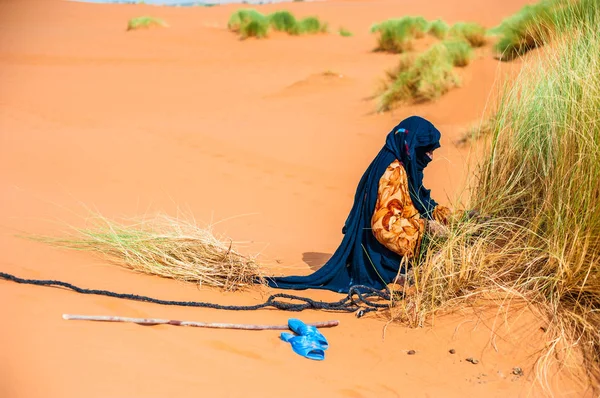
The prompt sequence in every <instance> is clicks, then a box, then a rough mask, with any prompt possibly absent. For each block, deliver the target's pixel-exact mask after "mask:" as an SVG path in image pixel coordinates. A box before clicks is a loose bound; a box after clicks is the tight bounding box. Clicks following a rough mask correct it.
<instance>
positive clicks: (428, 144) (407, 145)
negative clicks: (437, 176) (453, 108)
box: [385, 116, 441, 219]
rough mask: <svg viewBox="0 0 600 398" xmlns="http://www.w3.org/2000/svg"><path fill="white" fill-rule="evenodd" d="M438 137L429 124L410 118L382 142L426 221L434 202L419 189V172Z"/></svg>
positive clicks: (437, 144) (427, 192)
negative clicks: (398, 163)
mask: <svg viewBox="0 0 600 398" xmlns="http://www.w3.org/2000/svg"><path fill="white" fill-rule="evenodd" d="M440 138H441V134H440V132H439V131H438V129H436V128H435V126H434V125H433V124H432V123H431V122H429V121H428V120H425V119H423V118H422V117H419V116H411V117H409V118H407V119H404V120H403V121H402V122H401V123H400V124H399V125H398V126H396V128H395V129H394V130H392V132H391V133H390V134H388V136H387V139H386V143H385V147H386V148H387V149H388V150H389V151H391V152H392V153H393V154H394V155H395V156H396V159H398V160H400V161H401V162H402V164H403V165H404V169H405V170H406V174H407V175H408V192H409V194H410V198H411V200H412V202H413V204H414V205H415V207H416V208H417V210H418V211H419V213H420V214H421V215H422V216H423V217H426V218H429V219H431V217H432V216H431V214H432V212H433V209H435V207H436V206H437V203H436V202H435V201H434V200H433V199H431V191H430V190H429V189H426V188H425V187H424V186H423V169H425V167H427V165H428V164H429V162H431V159H430V158H429V156H427V155H426V153H427V152H429V151H434V150H435V149H437V148H439V147H440Z"/></svg>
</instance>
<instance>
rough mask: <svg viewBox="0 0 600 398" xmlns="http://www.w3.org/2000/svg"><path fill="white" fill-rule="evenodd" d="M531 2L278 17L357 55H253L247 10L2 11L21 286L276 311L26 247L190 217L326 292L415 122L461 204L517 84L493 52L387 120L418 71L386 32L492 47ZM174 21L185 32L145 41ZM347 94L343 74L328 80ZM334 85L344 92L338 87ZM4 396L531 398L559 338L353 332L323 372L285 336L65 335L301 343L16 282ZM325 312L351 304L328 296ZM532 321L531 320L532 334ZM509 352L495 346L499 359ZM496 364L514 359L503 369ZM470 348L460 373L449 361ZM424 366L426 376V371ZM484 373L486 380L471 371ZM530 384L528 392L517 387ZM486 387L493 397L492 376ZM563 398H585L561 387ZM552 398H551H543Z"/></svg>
mask: <svg viewBox="0 0 600 398" xmlns="http://www.w3.org/2000/svg"><path fill="white" fill-rule="evenodd" d="M524 3H527V1H524V0H506V1H494V2H481V1H475V0H467V1H462V2H460V3H456V2H449V1H446V0H431V1H427V2H414V1H382V0H376V1H330V2H322V3H293V4H288V5H273V6H261V7H260V9H261V10H264V11H265V12H270V11H272V10H275V9H281V8H287V9H290V10H292V11H294V12H295V13H296V14H297V15H299V16H306V15H311V14H317V15H319V16H320V17H322V18H323V19H324V20H326V21H328V22H329V23H330V25H331V27H332V29H333V30H337V28H338V27H339V26H344V27H346V28H348V29H350V30H351V31H353V32H354V33H355V36H354V37H352V38H343V37H340V36H338V35H335V34H331V35H325V36H313V37H289V36H286V35H282V34H276V35H273V36H272V37H271V38H270V39H269V40H262V41H257V40H248V41H244V42H242V41H239V40H238V39H237V38H236V37H235V35H233V34H231V33H230V32H228V31H227V30H226V29H225V27H226V23H227V19H228V17H229V15H230V14H231V12H232V11H233V10H234V9H236V6H222V7H211V8H200V7H199V8H157V7H152V6H144V5H135V6H133V5H121V6H120V5H96V4H82V3H71V2H62V1H55V0H45V1H23V0H19V1H17V0H7V1H2V2H0V253H2V254H1V255H0V270H2V271H5V272H11V273H15V274H17V275H19V276H23V277H31V278H49V279H60V280H66V281H70V282H72V283H75V284H78V285H81V286H85V287H93V288H102V289H110V290H115V291H121V292H132V293H138V294H147V295H152V296H156V297H161V298H170V299H186V300H208V301H215V302H220V303H224V304H227V303H231V304H233V303H240V304H248V303H256V302H260V301H262V300H264V299H265V297H266V295H268V294H269V292H268V291H267V290H263V291H250V292H247V293H221V292H218V291H216V290H211V289H202V290H198V289H197V288H196V287H195V286H189V285H183V284H181V283H177V282H173V281H169V280H163V279H158V278H153V277H149V276H141V275H135V274H133V273H130V272H127V271H125V270H122V269H119V268H117V267H115V266H113V265H111V264H109V263H107V262H106V261H102V259H98V258H95V257H93V256H91V255H88V254H85V253H73V252H65V251H61V250H57V249H53V248H48V247H45V246H43V245H41V244H37V243H32V242H29V241H26V240H23V239H19V238H17V237H15V236H14V235H15V234H17V233H20V232H27V233H45V234H50V233H51V234H57V233H60V231H61V230H64V229H65V226H66V224H67V223H70V224H74V225H82V224H83V220H82V216H85V215H86V211H87V210H86V209H85V207H89V208H93V209H97V210H99V211H100V212H102V213H103V214H104V215H106V216H108V217H119V216H126V217H130V216H135V215H143V214H151V213H153V212H154V211H164V212H167V213H169V214H172V215H175V214H177V212H178V210H184V211H186V212H188V213H193V215H194V216H195V217H196V219H197V220H198V222H199V223H202V222H211V221H221V220H225V221H222V222H221V223H219V224H218V225H216V226H215V229H216V231H217V232H220V233H226V234H227V235H229V236H231V237H233V238H234V239H236V240H239V241H244V242H246V243H247V244H246V245H245V246H243V247H242V250H244V251H246V252H248V253H257V252H260V253H261V258H262V260H263V261H264V263H265V264H266V265H267V266H269V267H271V269H272V270H273V272H276V273H290V274H291V273H298V274H300V273H309V272H310V271H311V267H312V268H313V269H314V268H316V267H318V266H319V265H320V264H322V263H323V262H324V261H326V259H327V258H328V256H329V255H330V253H332V251H333V250H334V249H335V248H336V247H337V244H338V242H339V240H340V238H341V233H340V230H341V227H342V224H343V222H344V220H345V217H346V215H347V212H348V210H349V208H350V206H351V204H352V203H351V200H352V197H353V194H354V189H355V187H356V183H357V182H358V179H359V178H360V176H361V174H362V172H363V171H364V169H365V167H366V166H367V165H368V163H369V162H370V161H371V159H372V157H373V155H374V154H375V153H377V151H378V150H379V148H380V147H381V145H382V144H383V139H384V137H385V135H386V134H387V133H388V131H389V130H390V129H391V128H392V127H393V126H394V125H395V124H397V123H398V122H399V121H400V120H401V119H402V118H404V117H406V116H409V115H412V114H419V115H422V116H424V117H427V118H430V119H431V120H432V121H433V122H434V123H435V124H436V125H437V126H438V127H439V128H440V130H441V131H442V133H443V141H442V144H443V147H442V148H441V149H440V150H439V151H438V152H436V157H437V158H436V161H435V162H434V163H433V164H432V165H431V166H430V168H429V169H428V171H427V175H426V182H427V184H428V186H429V187H430V188H432V191H433V194H434V197H436V198H437V200H438V201H439V202H442V203H448V202H449V198H454V197H456V196H457V195H459V194H460V193H461V186H462V183H463V181H464V178H465V176H466V175H468V174H467V169H466V166H465V165H466V164H468V158H467V156H468V151H467V150H466V149H457V148H456V147H455V146H454V145H452V141H453V140H455V139H456V138H458V137H460V135H461V134H462V132H463V131H464V130H465V129H466V128H467V127H469V126H470V125H471V124H473V123H475V122H477V121H478V120H479V118H480V116H481V114H482V113H483V112H484V109H485V106H486V102H487V100H488V95H489V92H490V89H491V87H492V86H493V85H494V82H495V80H496V79H500V80H502V76H503V75H504V72H507V71H508V70H509V69H510V68H512V66H510V65H499V64H498V63H497V62H496V61H494V60H493V58H492V57H491V55H490V49H489V48H486V49H483V50H482V51H481V52H480V54H479V55H480V56H479V58H478V59H477V60H475V61H474V62H473V64H472V65H471V66H470V67H469V68H467V69H466V70H463V71H461V74H462V75H463V87H462V88H460V89H456V90H453V91H452V92H450V93H449V94H448V95H446V96H445V97H443V98H442V99H441V100H439V101H437V102H435V103H431V104H424V105H419V106H405V107H402V108H400V109H398V110H396V111H394V112H392V113H388V114H376V113H374V112H373V110H374V109H375V103H374V102H373V100H372V99H370V97H371V96H372V94H373V93H374V90H375V88H376V87H377V84H378V81H379V80H380V79H381V77H382V76H383V71H384V70H385V69H386V68H390V67H392V66H394V64H395V63H396V61H397V56H393V55H387V54H375V53H372V52H371V49H372V48H373V47H374V37H373V36H371V35H370V34H369V33H368V29H369V26H370V25H371V24H372V23H374V22H377V21H381V20H383V19H386V18H389V17H393V16H402V15H409V14H419V15H423V16H425V17H426V18H429V19H433V18H437V17H441V18H443V19H445V20H446V21H448V22H449V23H452V22H456V21H459V20H476V21H479V22H481V23H483V24H485V25H487V26H492V25H494V24H496V23H498V22H499V21H500V20H501V19H502V18H503V17H504V16H506V15H509V14H511V13H513V12H514V11H516V10H517V9H519V8H520V7H521V6H522V5H523V4H524ZM146 14H149V15H154V16H158V17H161V18H163V19H165V20H166V21H167V22H168V23H169V25H170V27H169V28H166V29H152V30H145V31H137V32H126V31H125V27H126V23H127V20H128V19H129V18H131V17H134V16H140V15H146ZM325 72H328V73H325ZM329 72H334V73H329ZM0 286H1V288H0V300H2V302H3V305H2V306H1V307H0V308H1V310H0V316H1V317H2V319H3V321H2V324H3V327H2V328H1V329H0V337H1V339H0V340H1V341H2V343H1V345H0V375H1V376H0V396H2V397H33V396H44V397H48V396H61V397H68V396H81V395H86V396H94V397H95V396H98V397H105V396H110V397H132V396H144V397H146V396H165V395H171V396H198V395H203V396H214V397H237V396H242V395H245V396H262V397H282V396H286V397H296V396H336V397H337V396H339V397H375V396H377V397H397V396H402V397H404V396H411V397H417V396H423V397H425V396H430V397H439V396H444V397H446V396H447V397H454V396H457V397H458V396H465V395H467V396H498V397H504V396H518V395H526V394H527V393H529V392H531V383H530V380H531V377H530V375H531V372H530V371H529V370H530V369H529V368H528V367H529V366H530V365H531V364H532V357H531V356H530V355H531V354H532V353H534V352H535V350H536V349H539V348H540V341H541V339H542V334H541V333H542V332H541V331H540V330H539V327H540V326H541V324H540V321H539V320H537V318H536V317H535V316H534V315H533V314H531V313H529V312H528V311H526V310H518V309H516V308H513V312H511V315H510V319H511V320H513V321H514V322H513V323H511V324H510V329H507V328H506V327H501V328H500V329H499V333H500V335H499V336H500V337H497V338H495V339H494V340H491V339H490V338H491V336H492V333H491V330H493V329H494V328H496V327H499V325H500V324H501V323H502V322H500V321H498V320H494V315H495V310H491V311H490V312H485V313H484V314H474V313H471V312H466V313H461V314H455V315H452V316H445V317H442V318H440V319H438V321H437V322H436V325H435V327H433V328H425V329H419V330H409V329H406V328H405V327H403V326H400V325H395V324H394V325H390V326H389V327H388V328H387V332H386V335H385V339H383V338H382V332H383V327H384V325H385V322H384V320H381V319H378V318H377V317H374V316H369V317H366V318H362V319H356V318H354V317H353V316H352V315H343V314H342V315H340V314H326V313H316V312H305V313H302V314H301V315H299V316H301V317H302V319H305V320H307V321H312V320H323V319H340V321H341V326H340V327H338V328H335V329H331V330H328V331H327V332H326V335H327V337H328V338H329V339H330V342H331V349H330V350H329V351H328V352H327V359H326V360H325V361H324V362H321V363H317V362H313V361H308V360H305V359H302V358H300V357H298V356H296V355H295V354H293V353H292V352H291V349H290V347H289V346H288V345H286V344H285V343H283V342H281V341H279V340H278V338H277V336H278V334H277V332H239V331H215V330H199V329H185V328H176V327H167V326H160V327H141V326H137V325H110V324H92V323H84V322H80V323H74V322H66V321H63V320H62V319H61V317H60V316H61V314H62V313H84V314H117V315H125V316H153V317H164V318H176V319H189V320H201V321H227V322H253V323H285V321H286V320H287V318H288V317H289V316H290V314H288V313H283V312H277V311H260V312H255V313H240V312H218V311H211V310H198V309H185V308H166V307H160V306H155V305H149V304H143V303H136V302H126V301H119V300H114V299H109V298H101V297H86V296H80V295H76V294H74V293H71V292H68V291H62V290H59V289H47V288H37V287H30V286H19V285H16V284H12V283H8V282H0ZM311 296H312V297H316V298H327V299H334V298H336V299H337V297H338V296H337V295H334V294H328V293H324V292H314V293H311ZM519 314H521V315H519ZM492 342H493V344H492ZM494 346H495V347H496V349H497V350H496V349H495V348H494ZM450 348H454V349H456V351H457V354H455V355H450V354H448V349H450ZM410 349H414V350H416V351H417V355H415V356H408V355H406V350H410ZM468 356H472V357H477V358H479V360H480V361H481V362H480V363H479V364H478V365H472V364H470V363H467V362H465V358H466V357H468ZM513 366H521V367H523V368H524V369H526V377H523V378H513V377H512V376H511V375H510V371H511V369H512V367H513ZM484 374H485V376H484ZM560 388H561V390H560V391H561V394H565V396H568V394H569V393H572V394H571V395H572V396H577V395H578V393H577V390H572V389H571V387H570V384H569V385H562V387H560ZM534 394H537V393H535V392H534Z"/></svg>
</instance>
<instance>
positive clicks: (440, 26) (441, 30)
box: [427, 19, 450, 40]
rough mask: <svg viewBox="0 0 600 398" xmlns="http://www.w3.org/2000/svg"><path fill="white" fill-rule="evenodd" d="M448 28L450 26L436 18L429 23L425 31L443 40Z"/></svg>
mask: <svg viewBox="0 0 600 398" xmlns="http://www.w3.org/2000/svg"><path fill="white" fill-rule="evenodd" d="M449 30H450V26H449V25H448V24H447V23H446V22H444V21H442V20H441V19H438V20H435V21H433V22H431V23H430V24H429V29H428V30H427V33H429V34H430V35H432V36H434V37H437V38H438V39H440V40H443V39H445V38H446V36H447V35H448V31H449Z"/></svg>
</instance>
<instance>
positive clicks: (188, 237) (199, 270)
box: [34, 215, 264, 291]
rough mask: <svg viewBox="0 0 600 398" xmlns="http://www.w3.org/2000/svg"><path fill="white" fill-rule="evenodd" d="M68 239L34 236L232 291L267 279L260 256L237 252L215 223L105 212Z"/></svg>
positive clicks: (133, 266) (132, 266)
mask: <svg viewBox="0 0 600 398" xmlns="http://www.w3.org/2000/svg"><path fill="white" fill-rule="evenodd" d="M89 223H90V224H91V225H90V226H89V227H86V228H75V231H76V233H75V234H74V235H72V236H68V237H65V238H47V237H41V238H40V237H37V238H34V239H36V240H39V241H43V242H46V243H50V244H52V245H56V246H59V247H64V248H69V249H76V250H86V251H93V252H98V253H101V254H103V255H105V256H107V257H108V258H110V259H111V260H113V261H114V262H116V263H117V264H119V265H121V266H123V267H125V268H129V269H131V270H134V271H138V272H142V273H145V274H150V275H158V276H162V277H165V278H172V279H176V280H180V281H185V282H193V283H197V284H199V285H207V286H213V287H218V288H222V289H224V290H228V291H232V290H239V289H242V288H245V287H248V286H250V285H254V284H257V283H258V284H262V283H264V279H263V275H264V274H263V272H262V269H261V267H260V265H259V264H258V263H257V262H256V260H255V258H253V257H250V256H245V255H243V254H241V253H238V252H237V251H236V250H235V249H234V247H233V246H234V243H233V242H232V241H231V240H224V239H219V238H217V237H215V236H214V235H213V233H212V230H211V228H210V227H208V228H200V227H198V226H197V225H195V224H194V223H193V222H191V221H188V220H182V219H179V218H173V217H169V216H166V215H159V216H157V217H155V218H152V219H143V220H137V221H131V222H129V223H121V222H118V221H115V220H109V219H107V218H105V217H103V216H101V215H95V216H94V217H93V218H92V219H90V221H89Z"/></svg>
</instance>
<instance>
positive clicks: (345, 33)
mask: <svg viewBox="0 0 600 398" xmlns="http://www.w3.org/2000/svg"><path fill="white" fill-rule="evenodd" d="M338 33H339V35H340V36H342V37H351V36H353V34H352V32H350V31H349V30H348V29H345V28H340V29H339V31H338Z"/></svg>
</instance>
